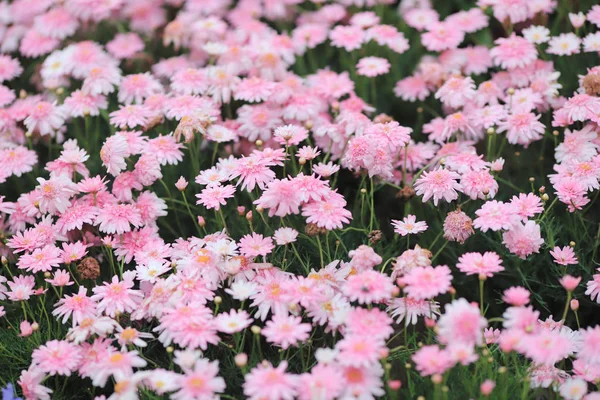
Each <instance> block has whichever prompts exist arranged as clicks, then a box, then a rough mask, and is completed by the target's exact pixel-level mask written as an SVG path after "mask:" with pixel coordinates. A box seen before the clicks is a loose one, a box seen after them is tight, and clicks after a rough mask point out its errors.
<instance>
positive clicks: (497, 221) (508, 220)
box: [473, 200, 516, 232]
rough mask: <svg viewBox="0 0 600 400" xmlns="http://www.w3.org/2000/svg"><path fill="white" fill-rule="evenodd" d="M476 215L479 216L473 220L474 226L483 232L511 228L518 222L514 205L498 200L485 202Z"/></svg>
mask: <svg viewBox="0 0 600 400" xmlns="http://www.w3.org/2000/svg"><path fill="white" fill-rule="evenodd" d="M475 215H477V218H475V221H473V226H474V227H475V228H477V229H479V230H481V231H482V232H487V231H488V230H490V229H491V230H492V231H499V230H502V229H510V228H511V227H512V226H513V224H514V223H515V222H516V221H515V218H514V215H515V210H514V208H513V206H512V205H511V204H507V203H503V202H501V201H497V200H490V201H487V202H485V203H484V204H483V205H482V206H481V208H480V209H479V210H477V211H475Z"/></svg>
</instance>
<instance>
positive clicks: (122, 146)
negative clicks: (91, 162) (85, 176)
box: [100, 135, 131, 176]
mask: <svg viewBox="0 0 600 400" xmlns="http://www.w3.org/2000/svg"><path fill="white" fill-rule="evenodd" d="M130 154H131V153H130V151H129V144H128V143H127V139H126V138H125V137H124V136H122V135H112V136H110V137H108V138H107V139H106V141H105V142H104V145H103V146H102V149H101V150H100V158H101V159H102V164H103V165H104V166H105V167H106V170H107V171H108V173H109V174H111V175H114V176H117V175H118V174H119V172H121V171H122V170H124V169H126V168H127V163H126V162H125V158H127V157H129V156H130Z"/></svg>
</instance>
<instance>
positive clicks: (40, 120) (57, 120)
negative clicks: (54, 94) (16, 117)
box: [24, 101, 66, 136]
mask: <svg viewBox="0 0 600 400" xmlns="http://www.w3.org/2000/svg"><path fill="white" fill-rule="evenodd" d="M65 117H66V115H65V110H64V109H63V108H62V107H61V106H58V105H56V103H49V102H47V101H40V102H39V103H37V104H36V105H35V106H33V107H32V108H31V111H30V112H29V115H28V116H27V118H25V121H24V123H25V126H26V127H27V129H28V130H29V131H30V132H34V131H38V132H39V133H40V135H42V136H44V135H50V136H54V135H55V133H56V131H57V130H58V129H59V128H61V127H62V126H63V124H64V122H65Z"/></svg>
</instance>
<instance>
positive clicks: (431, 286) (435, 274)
mask: <svg viewBox="0 0 600 400" xmlns="http://www.w3.org/2000/svg"><path fill="white" fill-rule="evenodd" d="M399 281H400V282H401V283H402V284H403V285H405V288H404V291H405V292H406V294H407V295H408V296H410V297H413V298H415V299H417V300H425V299H431V298H433V297H435V296H438V295H440V294H444V293H446V292H447V291H448V290H449V289H450V284H451V282H452V274H451V272H450V268H448V267H447V266H446V265H440V266H438V267H435V268H434V267H415V268H413V269H411V270H410V271H408V273H407V274H406V275H405V276H403V277H402V278H399Z"/></svg>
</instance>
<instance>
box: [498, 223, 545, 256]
mask: <svg viewBox="0 0 600 400" xmlns="http://www.w3.org/2000/svg"><path fill="white" fill-rule="evenodd" d="M502 243H503V244H504V245H506V247H507V248H508V250H509V251H510V252H511V253H513V254H516V255H518V256H519V257H520V258H522V259H523V260H524V259H525V258H526V257H527V256H529V255H531V254H533V253H539V251H540V247H541V246H542V244H544V239H543V238H542V235H541V232H540V226H539V225H538V224H536V223H535V221H527V222H526V223H525V224H523V223H521V222H518V223H516V224H515V225H513V226H512V227H511V228H510V229H509V230H508V231H506V232H504V234H503V235H502Z"/></svg>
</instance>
